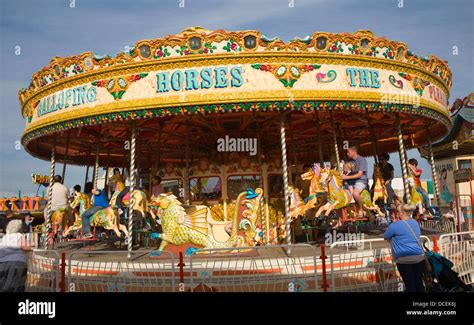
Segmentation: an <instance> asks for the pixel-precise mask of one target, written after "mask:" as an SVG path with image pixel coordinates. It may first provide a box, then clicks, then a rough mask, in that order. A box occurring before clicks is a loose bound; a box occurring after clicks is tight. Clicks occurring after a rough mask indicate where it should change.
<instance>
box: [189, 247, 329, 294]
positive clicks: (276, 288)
mask: <svg viewBox="0 0 474 325" xmlns="http://www.w3.org/2000/svg"><path fill="white" fill-rule="evenodd" d="M289 248H290V249H291V254H290V255H287V254H286V252H287V251H288V249H289ZM230 251H232V254H225V255H224V253H228V252H230ZM189 265H190V267H189V270H190V272H189V273H190V285H191V288H190V289H191V291H205V290H207V291H217V292H303V291H304V292H314V291H319V290H320V288H319V286H318V275H317V254H316V251H315V247H313V246H311V245H308V244H300V245H298V244H297V245H278V246H256V247H241V248H237V249H232V250H229V249H226V248H224V249H201V250H197V251H195V252H193V254H192V255H191V256H190V258H189Z"/></svg>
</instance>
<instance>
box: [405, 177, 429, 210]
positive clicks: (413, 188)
mask: <svg viewBox="0 0 474 325" xmlns="http://www.w3.org/2000/svg"><path fill="white" fill-rule="evenodd" d="M407 179H408V185H409V187H410V204H411V205H413V206H415V207H416V208H417V209H418V214H423V213H424V212H425V209H424V208H423V195H421V193H420V192H418V191H417V185H416V183H415V180H414V178H413V176H408V178H407ZM415 211H416V210H415Z"/></svg>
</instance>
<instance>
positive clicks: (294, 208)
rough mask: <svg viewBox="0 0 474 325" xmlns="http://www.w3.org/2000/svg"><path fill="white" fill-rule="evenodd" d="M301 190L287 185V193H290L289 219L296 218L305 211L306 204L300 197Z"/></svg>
mask: <svg viewBox="0 0 474 325" xmlns="http://www.w3.org/2000/svg"><path fill="white" fill-rule="evenodd" d="M301 191H302V190H300V189H298V188H295V187H293V186H291V185H288V194H290V219H291V220H292V221H293V220H296V219H297V218H298V217H300V216H304V215H305V213H306V211H307V205H306V204H305V202H304V200H303V198H302V197H301Z"/></svg>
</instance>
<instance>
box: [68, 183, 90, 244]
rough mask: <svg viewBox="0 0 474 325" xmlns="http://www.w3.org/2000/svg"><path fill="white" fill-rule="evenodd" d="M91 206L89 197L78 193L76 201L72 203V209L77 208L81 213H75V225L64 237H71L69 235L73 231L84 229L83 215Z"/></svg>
mask: <svg viewBox="0 0 474 325" xmlns="http://www.w3.org/2000/svg"><path fill="white" fill-rule="evenodd" d="M90 206H91V202H90V199H89V196H87V195H86V194H84V193H77V192H76V194H75V197H74V201H72V203H71V207H72V208H73V209H76V208H77V207H79V211H74V217H75V219H74V224H73V225H72V226H71V227H69V228H68V229H67V230H66V231H65V232H64V237H66V236H67V235H69V233H70V232H71V231H74V230H79V229H82V218H81V215H82V214H83V213H84V212H85V211H86V210H87V209H89V208H90Z"/></svg>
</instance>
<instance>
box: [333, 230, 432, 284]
mask: <svg viewBox="0 0 474 325" xmlns="http://www.w3.org/2000/svg"><path fill="white" fill-rule="evenodd" d="M421 240H422V241H423V244H425V245H426V246H427V247H428V248H431V247H432V244H431V241H430V239H429V238H428V237H426V236H421ZM366 245H368V246H369V247H368V248H367V247H366ZM374 246H377V247H374ZM343 248H345V251H346V252H344V249H343ZM341 250H342V252H341ZM329 261H330V269H329V272H330V291H332V292H338V291H343V292H353V291H355V292H368V291H369V292H393V291H402V290H403V285H402V280H401V278H400V275H399V274H398V271H397V268H396V265H395V263H394V261H393V258H392V254H391V247H390V243H389V242H388V241H385V240H384V239H383V238H373V239H359V240H357V239H356V240H348V241H337V242H335V243H333V244H331V246H330V247H329Z"/></svg>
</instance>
